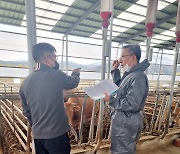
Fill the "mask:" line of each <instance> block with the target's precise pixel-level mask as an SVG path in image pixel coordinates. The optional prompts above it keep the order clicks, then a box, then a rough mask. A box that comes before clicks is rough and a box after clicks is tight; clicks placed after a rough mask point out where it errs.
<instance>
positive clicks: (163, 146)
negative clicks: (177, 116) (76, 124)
mask: <svg viewBox="0 0 180 154" xmlns="http://www.w3.org/2000/svg"><path fill="white" fill-rule="evenodd" d="M178 137H180V133H178V134H177V133H176V134H169V135H166V136H165V138H164V139H163V140H162V139H160V137H159V136H158V137H152V138H149V137H148V139H146V138H145V139H140V141H139V142H138V144H137V153H136V154H180V147H176V146H174V145H173V141H174V139H176V138H178ZM92 149H93V147H91V148H88V147H86V148H84V150H85V151H86V152H85V151H84V152H80V151H79V152H77V151H74V150H72V152H71V153H72V154H77V153H78V154H93V150H92ZM96 154H111V152H110V146H109V145H105V147H104V148H102V149H99V150H98V151H97V153H96Z"/></svg>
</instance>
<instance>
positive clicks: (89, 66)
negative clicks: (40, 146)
mask: <svg viewBox="0 0 180 154" xmlns="http://www.w3.org/2000/svg"><path fill="white" fill-rule="evenodd" d="M0 35H1V37H0V53H1V56H0V111H1V112H0V154H1V153H2V154H3V153H4V154H24V153H27V154H30V153H32V154H33V153H35V148H34V142H33V135H32V130H31V127H30V126H29V123H28V121H27V118H26V117H25V116H24V115H23V112H22V106H21V102H20V97H19V88H20V85H21V83H22V82H23V80H24V78H25V77H26V76H27V75H28V74H30V73H31V72H32V71H34V69H36V67H37V64H35V63H34V61H33V59H32V53H31V50H32V47H33V45H34V44H37V43H39V42H49V43H52V44H53V45H54V46H55V47H56V50H57V57H58V63H59V66H60V69H61V70H62V71H63V72H65V73H67V74H68V75H70V73H71V71H72V70H73V69H75V68H81V75H80V78H81V80H80V84H79V86H78V87H77V88H76V89H73V90H69V91H64V102H65V105H64V107H65V110H66V114H67V117H68V121H69V124H70V126H71V130H70V131H69V132H68V135H69V138H70V143H71V153H72V154H80V153H82V154H83V153H84V154H91V153H97V154H101V153H103V154H110V153H111V150H110V148H111V135H110V134H111V120H110V110H109V104H108V103H105V102H103V101H101V100H93V99H91V98H90V97H88V96H87V94H86V93H85V92H84V88H86V87H90V86H94V85H96V84H98V83H99V82H100V81H102V80H104V79H112V77H111V73H110V72H111V69H112V67H111V63H112V62H113V61H114V60H117V59H118V58H119V57H120V56H121V49H122V47H123V45H128V44H139V45H140V46H141V50H142V55H141V59H148V60H149V61H150V67H149V68H148V70H147V71H146V72H145V74H147V76H148V79H149V92H148V96H147V99H146V103H145V107H144V110H143V112H142V114H143V123H144V127H143V131H142V133H141V136H140V138H139V140H138V142H137V154H144V153H146V154H152V153H153V154H171V153H172V154H179V153H180V77H179V75H180V66H179V64H180V53H179V45H180V0H1V1H0ZM121 75H123V74H122V72H121ZM42 80H43V79H42ZM68 102H69V103H68ZM66 104H67V105H66ZM68 105H69V106H68Z"/></svg>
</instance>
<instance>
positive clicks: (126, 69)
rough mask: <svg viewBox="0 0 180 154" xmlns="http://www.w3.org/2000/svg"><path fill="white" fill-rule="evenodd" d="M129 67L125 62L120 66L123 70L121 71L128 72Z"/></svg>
mask: <svg viewBox="0 0 180 154" xmlns="http://www.w3.org/2000/svg"><path fill="white" fill-rule="evenodd" d="M130 69H131V67H129V65H128V64H126V65H125V66H124V67H123V68H122V71H123V72H129V70H130Z"/></svg>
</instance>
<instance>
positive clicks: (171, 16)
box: [119, 12, 177, 44]
mask: <svg viewBox="0 0 180 154" xmlns="http://www.w3.org/2000/svg"><path fill="white" fill-rule="evenodd" d="M176 15H177V12H174V13H172V14H171V15H168V16H166V17H165V18H164V19H163V20H160V21H158V22H157V23H156V27H157V26H159V25H161V24H162V23H164V22H167V21H168V20H169V19H171V18H174V17H176ZM145 32H146V29H145V26H144V29H142V30H141V31H139V32H137V33H135V34H134V35H131V36H129V37H127V38H126V39H124V40H121V41H120V42H119V44H122V43H125V42H126V41H128V40H131V39H132V38H134V37H137V36H138V35H140V34H142V33H145Z"/></svg>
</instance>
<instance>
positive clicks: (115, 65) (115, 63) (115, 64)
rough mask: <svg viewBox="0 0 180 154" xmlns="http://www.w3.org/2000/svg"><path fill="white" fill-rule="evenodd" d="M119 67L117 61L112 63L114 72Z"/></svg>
mask: <svg viewBox="0 0 180 154" xmlns="http://www.w3.org/2000/svg"><path fill="white" fill-rule="evenodd" d="M119 65H120V62H119V61H118V60H114V61H113V63H112V67H113V69H114V70H116V69H117V68H118V67H119Z"/></svg>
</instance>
